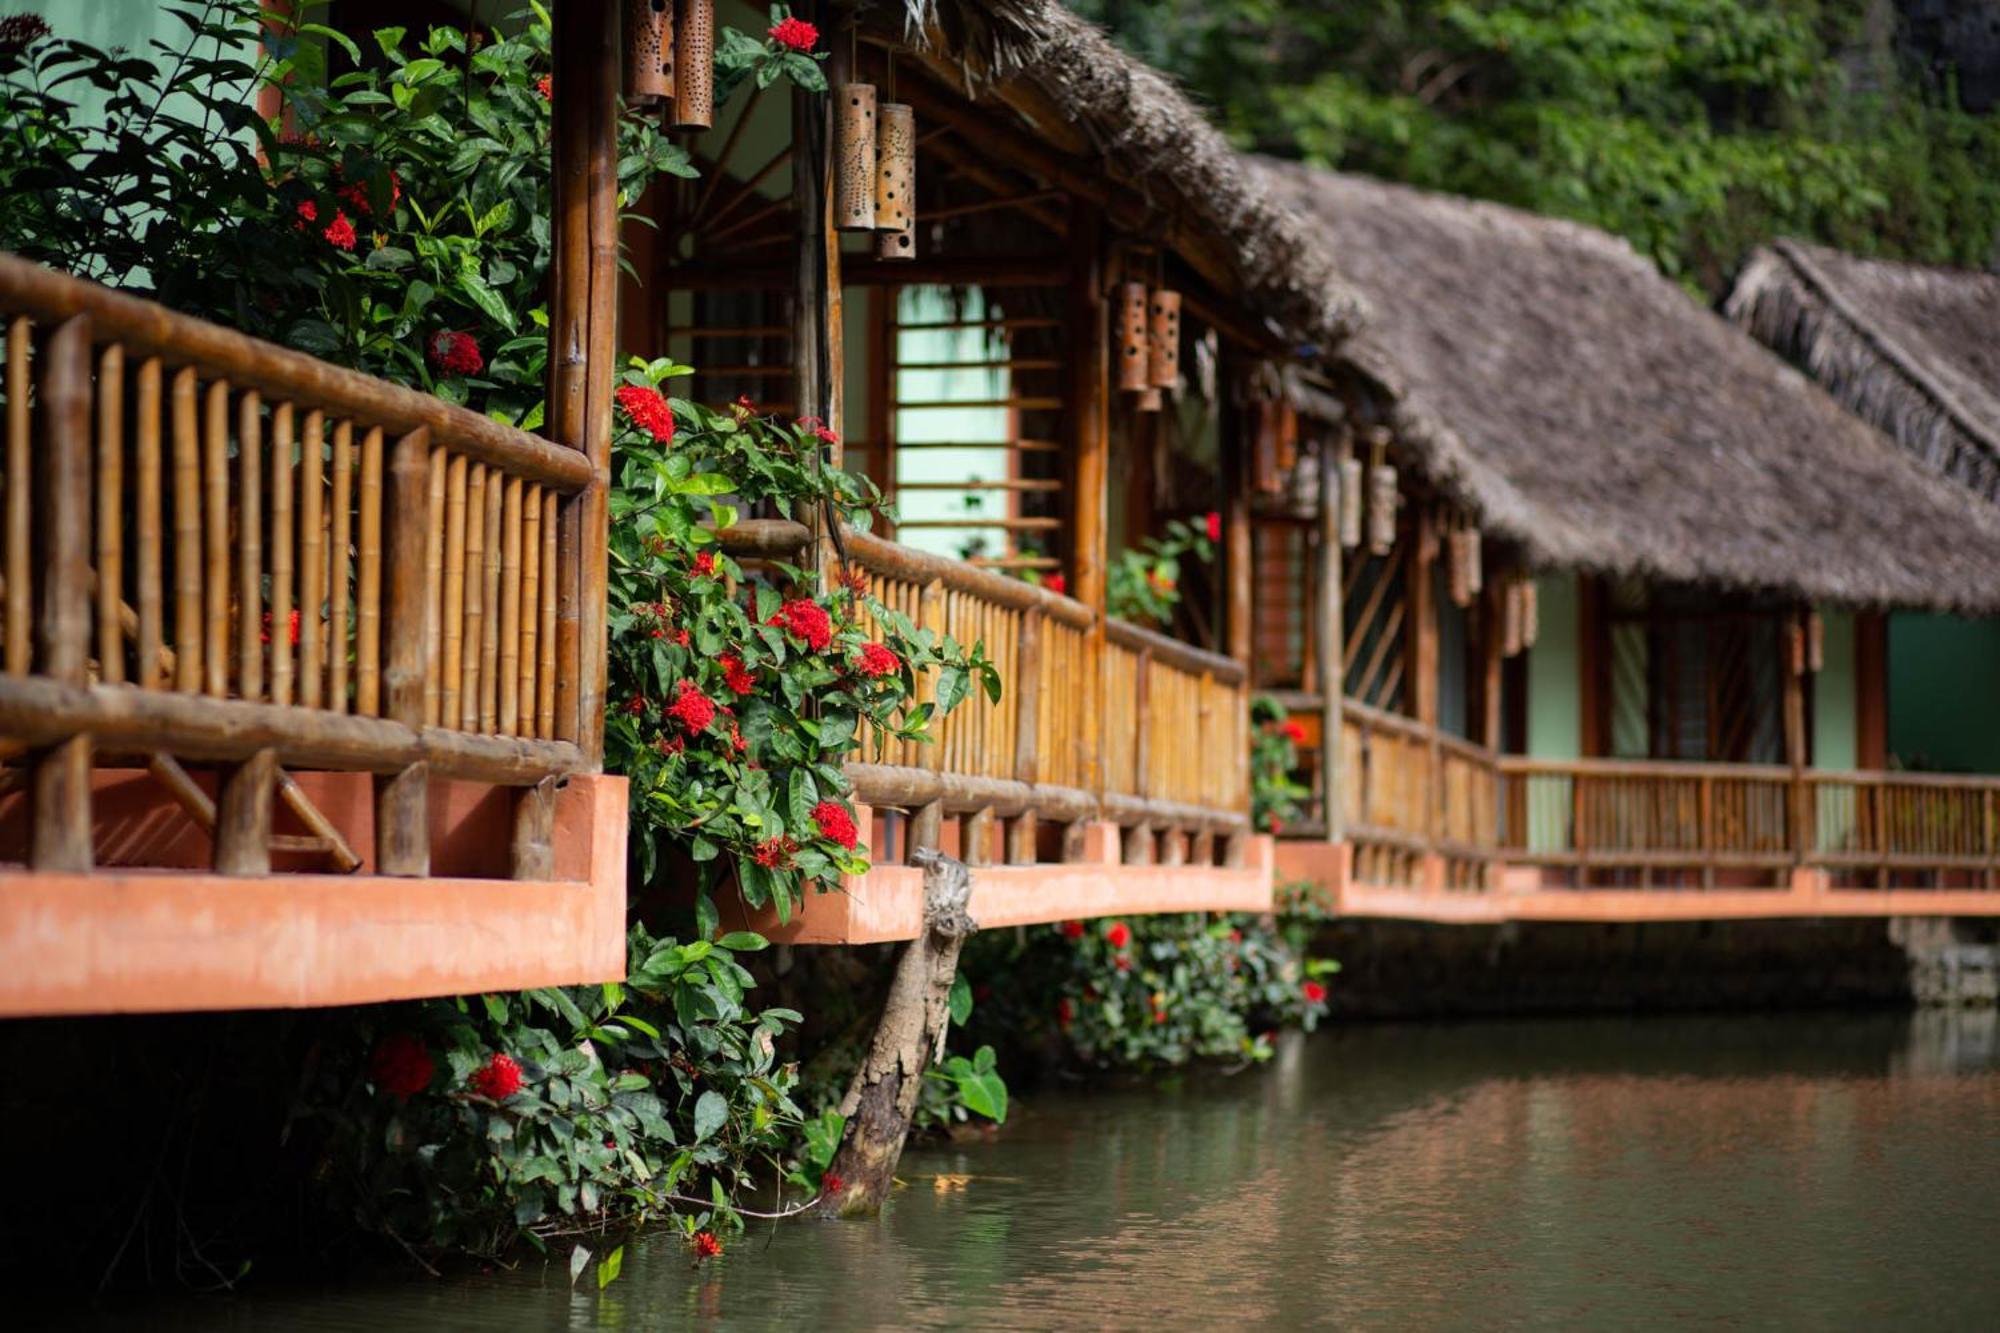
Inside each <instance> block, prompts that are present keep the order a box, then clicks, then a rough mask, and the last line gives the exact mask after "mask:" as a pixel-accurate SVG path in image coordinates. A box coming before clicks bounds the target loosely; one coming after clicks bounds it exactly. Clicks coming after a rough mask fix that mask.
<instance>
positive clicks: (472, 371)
mask: <svg viewBox="0 0 2000 1333" xmlns="http://www.w3.org/2000/svg"><path fill="white" fill-rule="evenodd" d="M424 353H425V355H427V356H429V357H430V359H431V364H432V365H434V366H436V367H437V368H438V369H439V370H442V371H443V372H444V373H445V374H447V375H477V374H478V373H479V372H480V371H482V370H484V369H486V358H485V357H483V356H481V355H480V354H479V343H478V341H477V340H476V339H474V338H473V336H472V335H471V334H469V333H461V332H460V331H458V330H457V329H439V330H438V331H437V332H436V333H433V334H432V335H431V337H430V342H429V344H428V345H426V347H425V348H424Z"/></svg>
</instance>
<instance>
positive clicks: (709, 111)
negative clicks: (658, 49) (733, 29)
mask: <svg viewBox="0 0 2000 1333" xmlns="http://www.w3.org/2000/svg"><path fill="white" fill-rule="evenodd" d="M676 11H677V12H676V13H675V15H674V23H673V38H674V55H673V60H674V126H673V127H674V128H675V129H677V130H705V129H707V128H708V127H709V126H710V125H711V124H713V123H714V122H715V0H678V3H677V4H676Z"/></svg>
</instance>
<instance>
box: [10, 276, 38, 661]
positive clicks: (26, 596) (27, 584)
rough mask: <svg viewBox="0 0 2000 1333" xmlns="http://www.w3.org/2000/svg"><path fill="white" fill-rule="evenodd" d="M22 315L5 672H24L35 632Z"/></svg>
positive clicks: (14, 389) (13, 356)
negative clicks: (29, 523) (30, 556)
mask: <svg viewBox="0 0 2000 1333" xmlns="http://www.w3.org/2000/svg"><path fill="white" fill-rule="evenodd" d="M33 337H34V328H33V326H32V325H31V324H29V322H28V318H27V316H25V315H17V316H15V317H14V318H13V319H12V320H9V321H8V324H7V674H8V675H10V676H25V675H27V674H28V666H29V662H30V658H31V656H32V651H33V649H32V639H31V637H30V636H31V635H32V634H33V633H34V629H33V626H34V593H33V591H32V587H31V585H32V579H33V576H32V575H31V574H30V573H29V572H28V570H29V564H28V536H29V533H28V516H29V515H30V514H31V513H33V512H34V497H33V482H32V481H31V480H30V478H31V476H32V473H31V470H30V468H29V465H28V457H29V448H28V430H29V421H28V402H29V399H30V397H31V392H30V390H29V388H28V344H29V342H30V341H31V340H32V339H33Z"/></svg>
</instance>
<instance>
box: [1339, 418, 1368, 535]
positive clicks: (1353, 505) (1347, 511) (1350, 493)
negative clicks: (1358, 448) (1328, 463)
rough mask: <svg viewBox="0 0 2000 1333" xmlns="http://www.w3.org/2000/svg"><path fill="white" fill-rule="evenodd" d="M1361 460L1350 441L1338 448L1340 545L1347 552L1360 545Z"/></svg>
mask: <svg viewBox="0 0 2000 1333" xmlns="http://www.w3.org/2000/svg"><path fill="white" fill-rule="evenodd" d="M1362 489H1363V487H1362V480H1361V460H1360V459H1358V458H1356V457H1355V456H1354V445H1353V443H1352V442H1351V441H1350V442H1348V443H1345V444H1342V445H1341V446H1340V544H1341V545H1342V546H1343V547H1345V548H1346V549H1347V550H1350V551H1352V550H1354V549H1355V548H1356V547H1358V546H1360V545H1361V499H1362Z"/></svg>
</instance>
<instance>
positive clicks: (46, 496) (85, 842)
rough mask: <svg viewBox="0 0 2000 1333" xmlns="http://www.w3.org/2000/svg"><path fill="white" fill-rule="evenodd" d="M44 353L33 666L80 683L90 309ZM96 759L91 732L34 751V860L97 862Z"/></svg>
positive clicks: (39, 376)
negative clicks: (93, 826)
mask: <svg viewBox="0 0 2000 1333" xmlns="http://www.w3.org/2000/svg"><path fill="white" fill-rule="evenodd" d="M39 359H40V363H41V364H40V365H39V366H38V367H37V373H36V376H35V405H36V408H37V411H36V413H35V420H34V426H35V431H34V441H33V445H34V453H35V509H36V512H37V513H39V514H40V516H41V518H42V522H43V524H44V529H43V539H42V542H41V549H40V559H41V565H40V568H39V569H38V570H37V573H38V575H39V577H40V581H41V588H40V592H41V596H40V598H39V599H38V600H39V601H40V603H41V607H42V612H41V615H40V616H39V617H37V621H36V626H35V628H36V641H35V657H36V662H35V672H36V674H37V675H39V676H45V677H47V678H49V679H50V680H53V681H56V682H59V683H60V684H63V685H68V686H72V687H82V686H84V685H85V684H87V683H88V680H89V671H90V620H91V615H90V483H91V475H90V474H91V466H90V460H91V439H90V400H91V384H90V368H91V367H90V316H88V315H76V316H72V317H71V318H69V319H67V320H64V321H63V322H62V323H61V324H59V325H57V326H56V327H55V329H54V330H52V331H51V332H50V334H49V336H48V341H47V342H46V343H45V344H44V345H43V347H42V350H41V356H40V358H39ZM90 761H91V738H90V735H89V733H87V732H86V733H84V734H81V735H72V736H70V737H68V738H66V739H64V740H61V741H58V742H57V743H56V744H55V745H53V746H51V747H49V748H48V749H46V750H44V751H43V752H42V753H41V755H39V756H38V757H37V758H36V759H35V761H34V776H33V779H32V781H33V788H32V791H31V793H30V797H29V802H30V804H29V808H30V810H31V811H32V812H33V814H32V820H33V823H32V827H31V829H30V832H29V847H28V863H29V864H30V865H31V866H32V867H34V868H35V869H36V870H44V871H60V872H65V873H69V874H84V873H87V872H88V871H89V870H90V867H91V860H92V856H91V845H90Z"/></svg>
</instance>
